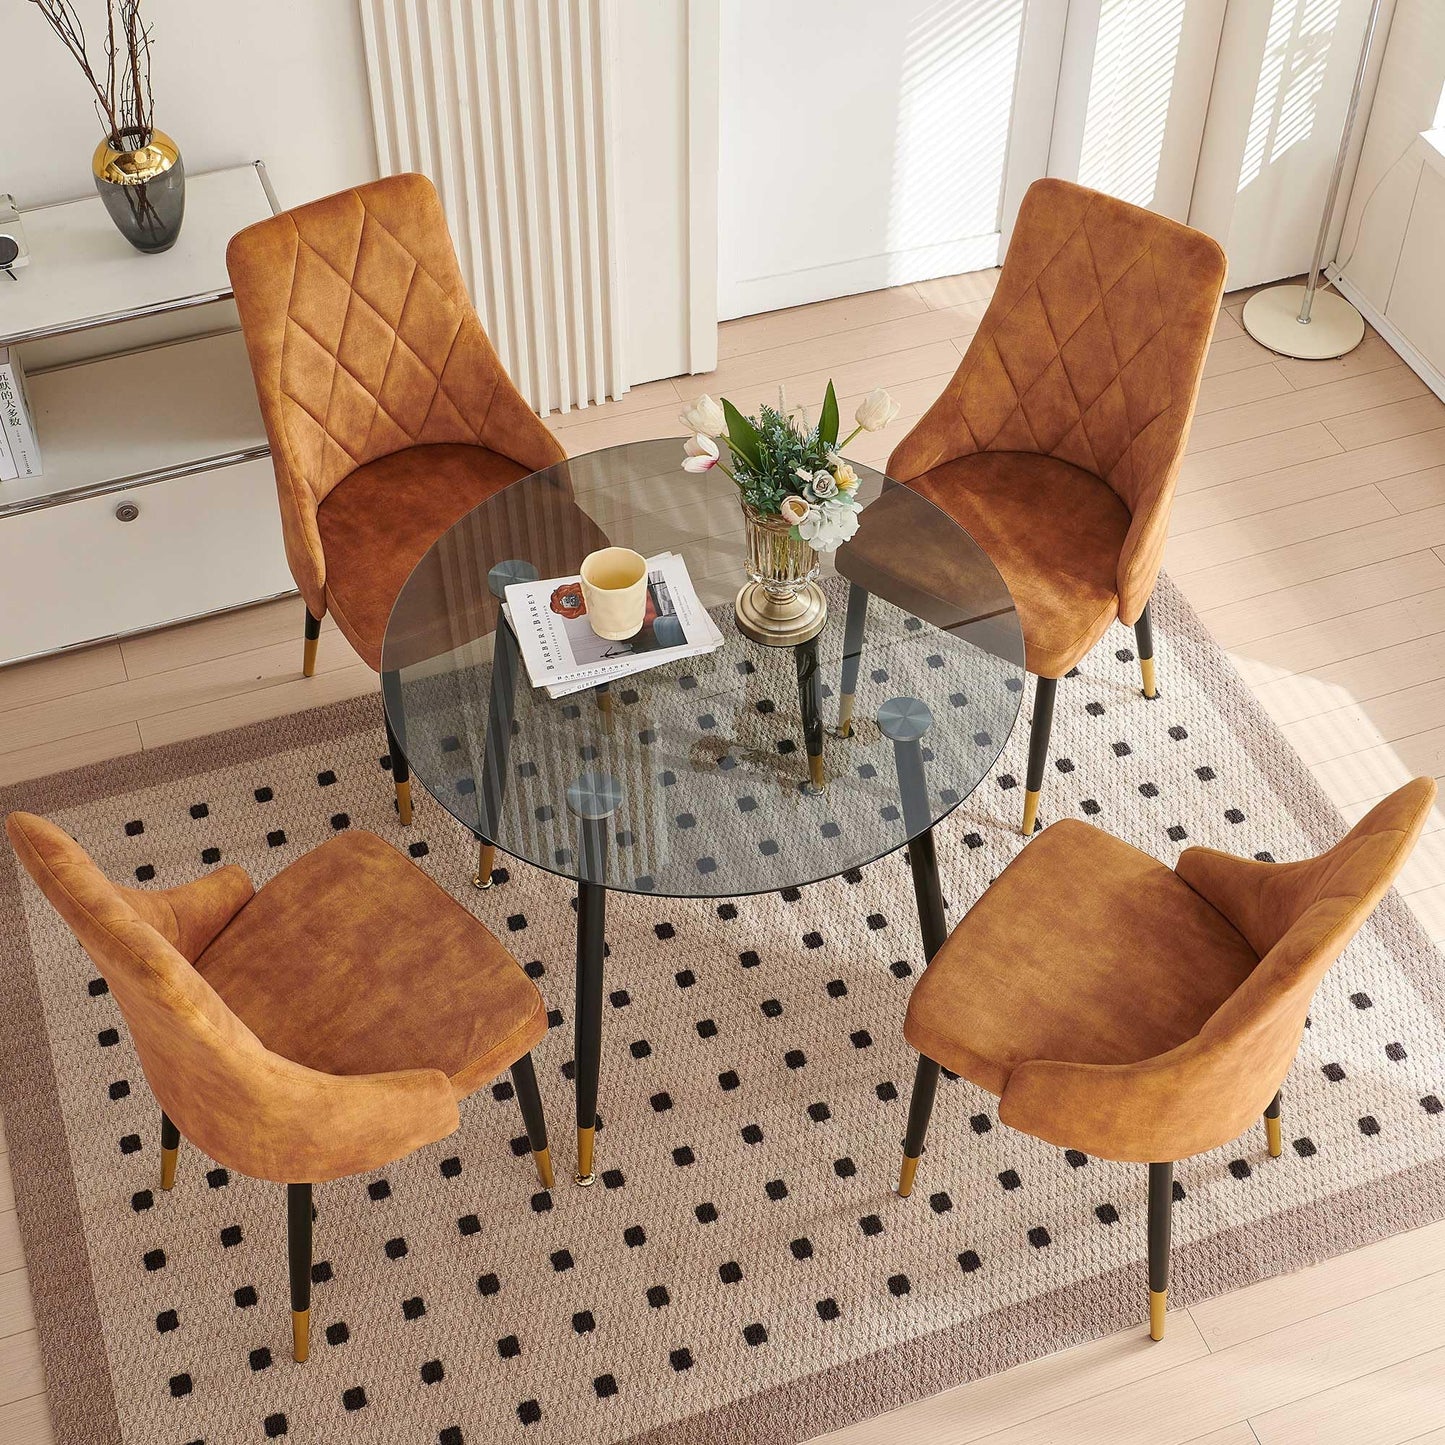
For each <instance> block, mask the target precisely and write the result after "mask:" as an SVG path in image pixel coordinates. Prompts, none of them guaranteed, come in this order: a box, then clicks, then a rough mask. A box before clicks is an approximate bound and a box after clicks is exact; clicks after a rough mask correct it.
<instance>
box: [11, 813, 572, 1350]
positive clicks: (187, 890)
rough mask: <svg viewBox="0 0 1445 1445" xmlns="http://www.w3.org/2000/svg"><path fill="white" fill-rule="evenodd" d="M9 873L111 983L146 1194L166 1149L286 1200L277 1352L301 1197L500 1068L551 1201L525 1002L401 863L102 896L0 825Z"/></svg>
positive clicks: (390, 1154)
mask: <svg viewBox="0 0 1445 1445" xmlns="http://www.w3.org/2000/svg"><path fill="white" fill-rule="evenodd" d="M5 831H6V833H7V834H8V835H9V837H10V842H11V846H12V847H13V848H14V849H15V852H16V854H17V856H18V857H19V859H20V861H21V863H23V864H24V866H25V869H26V871H27V872H28V873H29V874H30V876H31V877H32V878H33V879H34V880H35V882H36V883H37V884H38V885H39V887H40V890H41V892H42V893H44V894H45V896H46V898H48V899H49V900H50V902H51V903H52V904H53V905H54V906H55V910H56V912H57V913H59V914H60V916H61V917H62V918H63V919H64V920H65V922H66V923H67V924H69V926H70V928H71V931H72V932H73V933H74V934H75V936H76V937H77V938H78V939H79V940H80V943H81V945H82V946H83V947H84V949H85V951H86V952H87V953H88V954H89V955H90V958H91V961H92V962H93V963H94V964H95V966H96V968H98V969H99V970H100V972H101V974H102V975H103V976H104V978H105V981H106V982H107V983H108V984H109V985H110V991H111V994H112V995H113V996H114V998H115V1001H116V1003H117V1005H118V1006H119V1007H120V1011H121V1013H122V1014H123V1015H124V1016H125V1021H126V1023H127V1025H128V1026H129V1028H130V1032H131V1037H132V1039H133V1040H134V1042H135V1047H136V1052H137V1053H138V1054H139V1056H140V1062H141V1067H142V1068H143V1069H144V1070H145V1076H146V1079H147V1080H148V1081H149V1083H150V1086H151V1088H152V1090H153V1091H154V1093H155V1096H156V1099H157V1100H158V1101H159V1103H160V1106H161V1109H162V1111H163V1112H162V1114H161V1187H162V1188H163V1189H170V1188H171V1187H172V1185H173V1184H174V1182H175V1175H176V1156H177V1150H178V1148H179V1146H180V1138H181V1135H182V1134H184V1135H185V1137H186V1138H187V1139H189V1140H190V1141H191V1142H192V1143H193V1144H194V1145H195V1146H196V1147H197V1148H199V1149H201V1150H202V1151H204V1152H205V1153H206V1154H209V1155H210V1156H211V1158H213V1159H216V1160H218V1161H219V1162H220V1163H221V1164H223V1165H225V1166H226V1167H227V1168H228V1169H235V1170H237V1171H238V1172H239V1173H242V1174H249V1175H251V1176H253V1177H254V1178H257V1179H269V1180H273V1181H275V1182H277V1183H283V1184H285V1185H286V1198H287V1211H286V1212H287V1234H288V1252H289V1256H290V1281H291V1311H292V1315H291V1325H292V1350H293V1353H294V1355H295V1357H296V1359H297V1360H304V1359H305V1358H306V1356H307V1354H308V1350H309V1341H310V1306H311V1192H312V1190H311V1186H312V1185H313V1184H318V1183H324V1182H326V1181H328V1180H332V1179H339V1178H342V1177H343V1176H345V1175H348V1174H360V1173H365V1172H367V1171H369V1170H372V1169H379V1168H381V1167H382V1166H383V1165H385V1164H390V1163H392V1162H393V1161H395V1160H397V1159H401V1158H403V1157H405V1156H406V1155H407V1154H410V1153H411V1152H412V1151H413V1150H415V1149H420V1148H421V1147H422V1146H423V1145H425V1144H430V1143H433V1142H434V1141H436V1140H438V1139H443V1138H445V1137H446V1136H447V1135H448V1134H450V1133H452V1132H453V1131H455V1130H456V1129H457V1128H458V1126H459V1123H460V1119H459V1116H458V1113H457V1104H458V1102H459V1101H460V1100H461V1099H464V1098H466V1096H467V1095H468V1094H471V1093H473V1092H474V1091H475V1090H477V1089H479V1088H480V1087H481V1086H482V1085H483V1084H486V1083H489V1082H490V1081H491V1080H493V1079H495V1078H496V1077H497V1076H498V1075H499V1074H500V1073H502V1071H503V1070H505V1069H508V1068H510V1069H511V1071H512V1082H513V1084H514V1085H515V1087H516V1092H517V1098H518V1100H519V1102H520V1104H521V1109H522V1116H523V1119H524V1121H525V1123H526V1127H527V1138H528V1142H529V1143H530V1145H531V1149H532V1155H533V1158H534V1160H535V1161H536V1166H537V1172H538V1174H539V1176H540V1177H541V1180H542V1184H543V1186H544V1187H545V1188H548V1189H550V1188H551V1187H552V1164H551V1159H550V1156H549V1154H548V1150H547V1132H546V1124H545V1122H544V1120H543V1116H542V1102H541V1098H540V1096H539V1095H538V1092H537V1079H536V1073H535V1071H534V1069H533V1067H532V1056H531V1052H530V1051H531V1049H532V1048H533V1046H534V1045H535V1044H537V1043H538V1042H539V1041H540V1040H541V1038H542V1037H543V1035H544V1034H545V1033H546V1032H547V1011H546V1008H545V1006H544V1004H543V1002H542V997H541V995H540V994H539V993H538V992H537V989H536V986H535V985H534V984H533V983H532V981H531V979H529V978H528V977H527V976H526V974H525V973H523V972H522V969H521V968H520V967H519V966H518V964H517V962H516V960H515V959H513V958H512V956H511V955H510V954H509V953H508V952H507V951H506V949H504V948H503V947H502V945H501V944H500V943H498V942H497V940H496V939H495V938H493V937H492V935H491V934H490V933H489V932H488V931H487V930H486V929H485V928H484V927H483V926H482V925H481V924H480V923H478V922H477V921H476V919H474V918H473V917H472V916H471V914H470V913H468V912H467V911H466V910H465V909H464V908H463V907H462V906H461V905H460V904H459V903H457V902H456V901H455V900H454V899H453V898H451V897H449V896H448V895H447V894H446V893H444V892H443V891H442V890H441V889H440V888H438V887H437V885H436V884H435V883H433V882H432V881H431V879H430V878H428V877H427V876H426V874H424V873H423V872H422V871H421V869H419V868H418V867H417V866H416V865H415V864H414V863H412V862H411V861H410V859H407V858H404V857H402V856H401V854H399V853H397V852H396V851H395V849H393V848H391V847H390V846H388V845H387V844H386V843H383V842H382V841H381V839H380V838H378V837H376V836H375V834H372V833H363V832H359V831H357V832H346V833H341V834H338V835H337V836H336V837H335V838H333V839H332V840H331V841H330V842H328V843H325V844H323V845H322V846H321V847H320V848H317V849H315V850H314V851H312V852H311V853H308V854H307V855H306V856H305V857H303V858H300V859H298V860H297V861H296V862H295V863H293V864H291V866H290V867H289V868H287V869H285V870H284V871H283V872H281V873H280V874H278V875H277V876H276V877H275V878H273V879H272V880H271V882H269V883H268V884H266V885H265V887H263V888H262V889H261V890H260V892H254V891H253V889H252V886H251V880H250V878H248V877H247V876H246V873H245V871H244V870H243V869H241V868H237V867H229V868H218V869H216V870H215V871H214V872H212V873H208V874H206V875H205V876H204V877H201V878H198V879H196V880H195V881H194V882H191V883H186V884H183V885H182V886H180V887H178V888H167V889H153V890H149V891H145V890H140V889H134V888H121V887H118V886H117V885H115V884H113V883H111V882H110V880H109V879H107V878H106V877H105V875H104V874H102V873H101V872H100V870H99V869H98V868H97V867H96V866H95V864H94V863H93V862H91V860H90V858H89V857H88V856H87V855H86V853H85V852H84V850H83V849H82V848H81V847H80V846H79V845H78V844H77V843H75V842H74V841H73V840H72V839H71V838H69V837H68V836H67V835H66V834H65V833H63V832H62V831H61V830H60V829H59V828H57V827H56V826H55V825H54V824H53V823H50V822H47V821H46V820H45V819H44V818H38V817H36V816H34V815H33V814H30V813H11V814H10V816H9V817H8V818H7V819H6V822H5Z"/></svg>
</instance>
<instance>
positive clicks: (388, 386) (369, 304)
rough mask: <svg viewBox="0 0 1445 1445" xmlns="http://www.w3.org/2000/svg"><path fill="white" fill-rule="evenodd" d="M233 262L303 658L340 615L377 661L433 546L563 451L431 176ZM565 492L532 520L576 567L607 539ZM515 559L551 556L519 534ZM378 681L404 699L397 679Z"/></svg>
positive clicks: (267, 228)
mask: <svg viewBox="0 0 1445 1445" xmlns="http://www.w3.org/2000/svg"><path fill="white" fill-rule="evenodd" d="M226 266H227V269H228V270H229V272H230V275H231V284H232V286H233V288H234V290H235V293H236V306H237V309H238V310H239V312H240V315H241V329H242V331H243V333H244V335H245V339H246V349H247V351H248V352H249V353H250V357H251V370H252V373H253V375H254V377H255V380H256V394H257V397H258V398H259V400H260V404H261V415H262V417H263V418H264V420H265V423H266V435H267V437H268V438H269V439H270V443H271V460H272V464H273V466H274V467H275V470H276V490H277V494H278V496H279V498H280V504H281V528H282V534H283V536H284V538H285V543H286V557H287V560H288V562H289V563H290V565H291V575H292V576H293V577H294V578H295V579H296V585H297V587H298V588H299V589H300V591H301V596H302V598H303V599H304V600H305V602H306V609H307V619H306V638H305V648H304V660H303V671H304V672H305V674H306V676H308V677H310V676H311V674H312V672H313V671H314V669H315V665H316V646H317V639H318V638H319V636H320V629H321V620H322V618H323V617H324V616H325V615H326V613H327V612H328V611H329V612H330V613H331V614H332V615H333V616H334V617H335V619H336V625H337V626H338V627H339V628H340V630H341V631H342V632H343V633H344V634H345V636H346V638H347V639H348V640H349V641H350V643H351V645H352V646H353V647H354V648H355V649H356V651H357V653H358V654H359V655H360V656H361V658H362V659H363V660H364V661H366V662H367V663H369V664H370V665H371V666H372V667H374V668H375V669H376V670H377V671H378V672H381V670H382V669H381V642H382V636H383V634H384V632H385V630H386V624H387V619H388V617H389V616H390V615H391V609H392V604H393V603H394V602H395V601H396V598H397V594H398V593H399V592H400V591H401V588H402V585H403V583H405V581H406V579H407V577H408V576H409V575H410V573H411V571H412V569H413V568H414V567H415V566H416V564H417V562H418V561H419V560H420V559H421V557H422V555H423V554H424V553H425V552H426V550H427V548H429V547H430V546H431V544H432V543H433V542H434V541H436V539H437V538H438V537H439V536H440V535H441V534H442V533H443V532H445V531H446V530H447V529H448V528H449V527H450V526H451V525H452V524H453V523H454V522H456V521H457V520H458V519H460V518H461V517H463V516H464V515H465V514H466V513H467V512H469V511H471V509H472V508H473V507H475V506H477V505H478V503H480V502H483V501H485V500H486V499H487V498H488V497H490V496H492V495H493V494H494V493H495V492H497V491H498V490H500V489H501V488H502V487H505V486H507V485H508V484H509V483H511V482H514V481H516V480H518V478H520V477H524V476H527V475H529V474H530V473H532V472H536V471H541V470H542V469H543V468H544V467H550V466H552V465H554V464H555V463H558V462H561V461H563V460H565V458H566V453H565V452H564V451H563V450H562V448H561V447H560V446H559V445H558V443H557V441H556V439H555V438H554V437H553V436H552V434H551V433H550V432H549V431H548V430H547V428H546V427H545V426H543V424H542V422H541V421H540V420H539V419H538V418H537V416H536V415H535V413H533V411H532V410H531V409H530V408H529V407H528V405H527V403H526V402H525V401H524V400H523V398H522V396H521V394H520V393H519V392H518V391H517V389H516V387H515V386H513V385H512V382H511V380H510V379H509V378H508V376H507V374H506V372H505V371H504V370H503V368H502V364H501V362H500V361H499V360H498V358H497V353H496V352H495V351H494V350H493V349H492V344H491V342H490V341H488V339H487V335H486V333H485V332H484V331H483V330H482V324H481V322H480V321H479V320H478V318H477V313H476V311H475V310H474V309H473V307H472V303H471V301H470V299H469V298H468V296H467V292H466V286H465V284H464V282H463V281H462V275H461V271H460V269H459V268H458V266H457V259H456V253H455V252H454V251H453V249H452V243H451V237H450V236H449V235H448V233H447V225H446V217H445V215H444V214H443V212H442V207H441V201H440V199H439V198H438V196H437V193H436V189H435V187H434V186H433V185H432V183H431V182H430V181H429V180H427V178H426V177H425V176H419V175H400V176H389V177H387V178H386V179H385V180H380V181H375V182H372V183H371V184H369V185H364V186H358V187H356V188H355V189H353V190H349V191H342V192H340V193H339V194H338V195H334V196H328V197H327V198H326V199H325V200H320V201H313V202H311V203H310V204H309V205H304V206H298V207H297V208H296V209H294V210H291V211H283V212H282V213H281V214H280V215H277V216H273V217H272V218H271V219H270V220H267V221H261V222H259V223H258V224H256V225H254V226H248V227H247V228H246V229H245V230H244V231H241V232H240V233H239V234H237V235H236V236H234V237H233V238H232V240H231V244H230V245H229V246H228V247H227V249H226ZM556 491H557V495H556V497H555V499H553V501H554V505H553V506H552V507H551V508H541V504H540V502H539V501H538V500H537V499H536V498H534V499H533V506H532V508H531V512H532V513H533V514H536V515H534V516H533V518H532V520H533V524H534V526H536V527H538V528H540V532H541V535H542V536H543V538H544V539H545V540H546V541H548V542H549V543H550V544H551V545H552V547H553V548H555V549H556V551H557V555H558V566H559V568H561V569H562V570H566V569H567V568H570V567H575V566H576V564H577V562H578V561H579V560H580V559H581V557H582V556H583V555H585V554H586V553H587V552H590V551H593V550H595V548H597V547H601V546H606V545H607V539H606V537H605V536H604V535H603V534H602V533H601V532H600V531H598V529H597V528H596V527H595V526H594V525H593V524H592V523H591V521H590V519H588V518H587V517H586V516H585V515H584V514H583V513H581V512H580V511H579V510H578V508H577V507H576V504H575V503H574V502H573V501H572V497H571V492H570V490H569V489H568V488H567V487H566V486H565V485H559V486H558V487H557V488H556ZM539 509H540V510H539ZM541 511H546V512H547V516H546V517H545V518H543V519H542V520H541V521H538V520H537V518H538V517H539V516H540V514H541ZM579 549H580V550H579ZM574 553H575V555H573V554H574ZM501 555H505V554H501ZM515 555H517V556H519V557H529V558H534V559H535V558H536V557H537V556H538V555H539V554H538V553H537V551H536V550H535V545H534V546H533V550H525V549H523V547H522V546H521V544H520V539H519V550H518V551H517V552H516V554H515ZM541 555H545V553H543V554H541ZM381 683H382V690H383V692H384V693H385V694H386V695H387V697H388V700H389V701H390V702H391V704H392V706H391V711H392V712H399V705H398V704H399V691H400V690H399V682H398V679H397V676H396V674H395V673H394V672H390V673H382V678H381ZM387 731H388V737H387V742H388V747H389V750H390V757H391V768H392V776H393V779H394V781H395V784H396V795H397V809H398V812H399V813H400V816H401V821H402V822H403V823H410V821H411V775H410V772H409V770H408V768H407V762H406V739H405V738H401V739H398V738H397V737H395V736H394V735H393V734H392V731H391V724H390V722H389V721H388V725H387ZM488 871H489V872H490V869H489V870H488Z"/></svg>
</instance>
